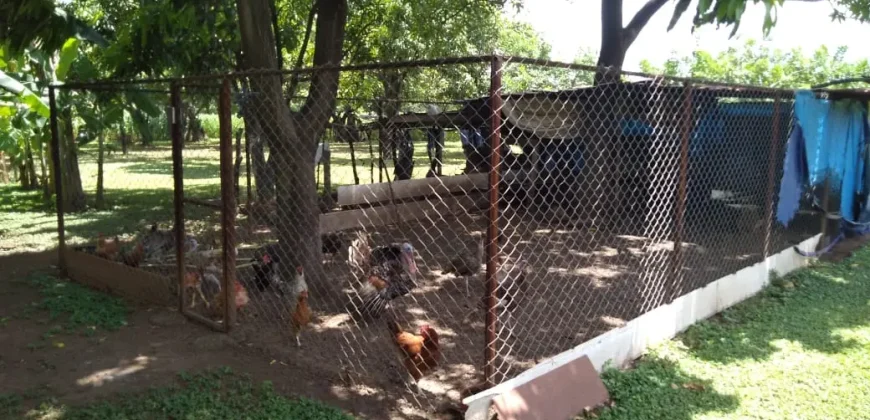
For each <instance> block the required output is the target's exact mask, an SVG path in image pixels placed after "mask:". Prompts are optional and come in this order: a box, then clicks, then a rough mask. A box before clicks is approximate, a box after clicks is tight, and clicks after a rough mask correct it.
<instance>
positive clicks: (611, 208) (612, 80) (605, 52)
mask: <svg viewBox="0 0 870 420" xmlns="http://www.w3.org/2000/svg"><path fill="white" fill-rule="evenodd" d="M667 1H668V0H648V1H647V2H646V3H645V4H644V5H643V6H642V7H641V9H640V10H639V11H638V12H637V14H635V16H634V17H633V18H632V19H631V21H630V22H629V23H628V25H627V26H625V27H623V19H622V17H623V13H622V12H623V10H622V3H623V2H622V0H602V1H601V51H600V53H599V57H598V66H599V69H598V71H597V72H596V73H595V85H596V86H597V87H598V89H599V90H600V92H599V94H598V95H596V98H599V99H598V100H599V101H601V103H599V104H595V105H593V107H594V108H595V109H599V110H601V113H600V115H599V116H598V118H596V119H595V121H590V124H591V126H590V127H589V128H590V130H589V132H590V133H591V138H590V139H589V141H588V142H587V148H586V150H587V156H588V158H587V162H588V164H589V167H590V171H591V176H593V177H594V180H593V182H594V185H596V188H595V190H594V192H593V197H592V203H594V204H593V206H594V207H595V208H594V211H593V214H595V215H596V216H595V217H596V218H599V217H602V218H605V220H597V221H595V223H596V224H597V225H600V226H601V228H599V229H596V232H597V234H598V235H604V236H606V235H609V234H610V233H611V232H610V231H609V229H610V227H612V225H613V223H612V222H614V221H617V220H618V217H620V215H621V212H620V210H621V209H620V208H619V203H620V202H621V201H622V199H621V196H622V191H621V187H620V185H619V179H620V176H621V175H620V172H621V168H620V165H621V162H620V160H619V159H614V157H615V156H617V154H618V153H619V150H621V149H622V145H621V143H622V140H623V138H622V130H621V124H620V123H621V121H622V119H623V116H624V115H625V105H626V104H625V101H626V95H625V89H624V88H623V86H622V85H621V84H620V83H621V81H620V71H621V70H622V66H623V64H624V63H625V55H626V53H627V51H628V48H629V47H630V46H631V44H632V43H633V42H634V40H635V39H637V36H638V34H639V33H640V31H641V30H642V29H643V28H644V26H646V24H647V23H648V22H649V20H650V18H652V16H653V15H654V14H655V13H656V12H657V11H658V10H660V9H661V7H662V6H664V4H665V3H667ZM574 204H575V205H578V203H574Z"/></svg>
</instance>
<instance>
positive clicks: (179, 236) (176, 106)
mask: <svg viewBox="0 0 870 420" xmlns="http://www.w3.org/2000/svg"><path fill="white" fill-rule="evenodd" d="M180 89H181V88H180V87H179V86H178V84H177V83H173V84H172V85H171V86H170V87H169V111H170V112H169V117H170V119H169V126H170V130H169V131H170V135H171V136H172V179H173V181H174V182H173V183H174V188H173V195H172V205H173V209H174V210H175V226H174V228H173V229H174V233H175V265H176V267H175V269H176V272H175V276H176V281H177V282H178V310H179V312H181V313H184V312H185V311H184V302H185V301H186V300H187V299H186V296H185V292H186V290H185V288H184V277H185V274H186V273H185V253H184V235H185V233H184V166H183V159H182V149H183V147H184V145H183V144H182V142H183V141H184V140H183V134H182V132H181V91H180Z"/></svg>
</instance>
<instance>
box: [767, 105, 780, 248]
mask: <svg viewBox="0 0 870 420" xmlns="http://www.w3.org/2000/svg"><path fill="white" fill-rule="evenodd" d="M779 107H780V94H779V93H778V92H777V94H776V98H775V99H774V102H773V138H771V140H770V154H769V156H768V161H767V198H766V199H765V202H764V223H765V226H764V249H763V255H764V258H765V259H767V257H769V256H770V237H771V233H772V230H773V194H774V192H775V189H776V162H777V159H776V157H777V156H776V155H777V153H778V151H779V128H780V127H779V126H780V124H781V123H780V120H779Z"/></svg>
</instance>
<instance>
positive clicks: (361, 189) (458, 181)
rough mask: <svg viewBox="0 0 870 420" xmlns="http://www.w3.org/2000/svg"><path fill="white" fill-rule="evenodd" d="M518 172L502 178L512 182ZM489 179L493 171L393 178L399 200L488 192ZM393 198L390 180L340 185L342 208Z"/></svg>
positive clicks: (339, 201)
mask: <svg viewBox="0 0 870 420" xmlns="http://www.w3.org/2000/svg"><path fill="white" fill-rule="evenodd" d="M514 175H515V174H513V173H511V172H510V171H503V172H502V180H503V181H506V182H509V181H511V180H513V179H514V178H515V176H514ZM488 182H489V174H487V173H480V174H470V175H455V176H442V177H432V178H424V179H406V180H402V181H393V194H394V196H395V199H396V200H405V199H408V198H420V197H433V196H449V195H452V194H461V193H472V192H475V191H486V190H487V189H488V188H489V184H488ZM389 201H390V185H389V183H387V182H380V183H376V184H368V185H346V186H340V187H338V205H339V206H342V207H344V206H357V205H361V204H380V203H387V202H389Z"/></svg>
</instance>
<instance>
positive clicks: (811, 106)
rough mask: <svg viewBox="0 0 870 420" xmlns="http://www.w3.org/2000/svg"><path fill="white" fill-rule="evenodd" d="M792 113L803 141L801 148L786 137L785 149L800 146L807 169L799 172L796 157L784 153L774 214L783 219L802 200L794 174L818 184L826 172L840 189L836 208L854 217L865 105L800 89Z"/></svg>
mask: <svg viewBox="0 0 870 420" xmlns="http://www.w3.org/2000/svg"><path fill="white" fill-rule="evenodd" d="M794 113H795V119H796V124H795V125H796V126H798V127H799V128H800V132H801V134H802V137H803V146H804V147H803V150H802V151H801V150H800V148H799V147H798V146H797V143H792V140H791V139H790V140H789V151H791V149H792V148H795V151H794V153H801V152H802V155H803V159H804V161H805V162H806V173H805V174H802V173H800V171H801V168H800V167H799V166H798V161H799V160H800V159H797V158H795V159H789V155H788V154H787V155H786V161H785V163H784V165H785V166H784V167H783V169H784V172H783V180H782V183H781V184H780V192H779V194H780V200H779V207H778V208H777V220H778V221H779V222H780V223H783V224H787V223H788V222H789V221H790V220H791V219H792V217H794V214H795V212H796V211H797V207H796V205H795V202H794V201H795V200H800V188H799V187H798V188H797V189H796V187H795V181H794V179H795V178H797V179H800V180H801V183H804V182H806V183H809V184H810V185H818V184H820V183H822V182H824V180H825V178H826V176H830V177H831V187H832V188H833V190H834V191H836V192H839V193H840V213H841V214H842V216H843V218H844V219H845V220H846V221H849V222H853V221H854V220H855V216H854V205H855V196H856V195H858V194H861V193H863V192H864V188H863V184H864V183H863V175H864V144H865V141H866V124H867V111H866V108H865V107H864V105H863V104H861V103H859V102H856V101H851V100H847V101H828V100H825V99H818V98H816V97H815V94H814V93H813V92H812V91H807V90H804V91H798V92H797V93H796V95H795V106H794ZM792 137H794V136H792Z"/></svg>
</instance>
